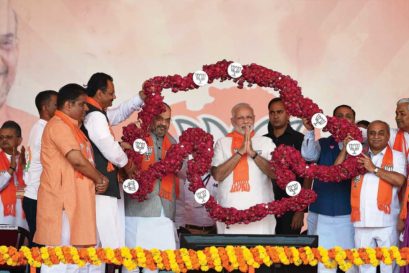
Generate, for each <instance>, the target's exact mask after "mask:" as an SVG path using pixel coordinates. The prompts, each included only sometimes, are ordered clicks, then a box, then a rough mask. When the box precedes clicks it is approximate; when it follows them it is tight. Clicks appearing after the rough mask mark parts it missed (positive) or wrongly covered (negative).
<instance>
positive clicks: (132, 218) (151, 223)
mask: <svg viewBox="0 0 409 273" xmlns="http://www.w3.org/2000/svg"><path fill="white" fill-rule="evenodd" d="M164 108H165V111H164V112H163V113H161V114H160V115H158V116H156V117H155V118H154V120H153V121H152V124H151V132H150V134H149V136H148V137H147V138H146V139H145V141H146V142H147V144H148V152H147V153H146V154H144V155H143V157H144V158H143V160H142V170H147V169H148V168H149V166H150V165H152V164H154V163H155V162H158V161H160V160H162V159H164V158H165V156H166V152H167V151H168V150H169V148H170V146H171V145H172V144H174V143H175V142H176V141H175V140H174V138H173V137H172V136H170V135H169V134H168V130H169V125H170V119H171V109H170V107H169V106H168V105H167V104H165V107H164ZM178 195H179V179H178V177H177V175H176V174H168V175H167V176H165V177H162V178H161V179H158V180H157V181H156V183H155V186H154V190H153V191H152V192H151V193H150V194H149V195H148V200H145V201H143V202H138V201H137V200H135V199H132V198H130V197H129V195H127V194H126V195H125V216H126V217H125V242H126V246H127V247H136V246H141V247H142V248H146V249H151V248H158V249H175V248H176V240H175V238H176V233H175V231H176V230H175V226H174V223H173V221H174V219H175V207H176V198H178ZM135 272H139V270H138V269H136V270H135ZM144 272H150V271H149V270H148V269H147V268H145V269H144Z"/></svg>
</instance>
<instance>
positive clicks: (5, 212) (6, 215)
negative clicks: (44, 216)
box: [0, 120, 28, 229]
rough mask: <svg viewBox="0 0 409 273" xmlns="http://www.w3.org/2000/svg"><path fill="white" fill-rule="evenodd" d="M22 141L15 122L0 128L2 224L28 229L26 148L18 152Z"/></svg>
mask: <svg viewBox="0 0 409 273" xmlns="http://www.w3.org/2000/svg"><path fill="white" fill-rule="evenodd" d="M21 141H22V138H21V128H20V126H19V125H18V124H17V123H16V122H14V121H11V120H9V121H6V122H5V123H4V124H3V125H2V126H1V128H0V147H1V150H0V201H1V202H0V224H2V225H12V226H20V227H23V228H25V229H28V225H27V221H26V219H25V217H24V213H23V208H22V200H21V199H22V196H21V195H20V196H18V194H19V193H20V194H22V192H23V191H24V187H25V182H24V180H23V169H24V165H25V160H24V147H22V148H21V152H19V151H18V150H17V148H18V146H20V144H21Z"/></svg>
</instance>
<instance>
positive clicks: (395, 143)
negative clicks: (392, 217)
mask: <svg viewBox="0 0 409 273" xmlns="http://www.w3.org/2000/svg"><path fill="white" fill-rule="evenodd" d="M395 120H396V125H397V127H398V128H391V129H390V138H389V146H390V147H392V148H393V149H394V150H396V151H399V152H402V153H403V154H404V155H405V158H406V164H407V165H406V169H407V170H408V167H409V165H408V162H409V158H408V156H409V98H402V99H399V100H398V102H397V103H396V110H395ZM400 194H401V195H402V206H401V213H400V216H399V226H398V229H399V231H401V232H402V231H403V242H402V244H401V247H408V246H409V217H407V212H408V208H409V203H408V195H409V183H408V181H406V183H405V184H404V186H403V187H402V189H401V193H400ZM400 272H401V273H409V266H402V267H401V268H400Z"/></svg>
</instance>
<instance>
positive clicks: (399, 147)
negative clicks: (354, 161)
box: [393, 129, 409, 220]
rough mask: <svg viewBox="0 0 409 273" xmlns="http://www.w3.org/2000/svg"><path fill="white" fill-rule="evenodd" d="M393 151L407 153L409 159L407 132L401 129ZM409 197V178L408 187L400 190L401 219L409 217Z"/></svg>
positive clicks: (408, 180)
mask: <svg viewBox="0 0 409 273" xmlns="http://www.w3.org/2000/svg"><path fill="white" fill-rule="evenodd" d="M393 149H394V150H396V151H399V152H402V153H405V157H406V159H407V158H408V152H409V151H408V150H407V149H406V139H405V132H404V131H403V130H401V129H399V130H398V133H397V134H396V137H395V141H394V143H393ZM408 170H409V169H408ZM408 195H409V177H408V178H407V180H406V187H405V188H402V189H401V190H400V193H399V196H400V199H401V201H402V202H401V203H402V209H401V211H400V216H399V217H400V219H402V220H405V219H406V217H407V215H408V208H407V206H406V204H407V202H408Z"/></svg>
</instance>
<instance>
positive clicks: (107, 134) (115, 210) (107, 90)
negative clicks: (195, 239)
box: [82, 73, 143, 272]
mask: <svg viewBox="0 0 409 273" xmlns="http://www.w3.org/2000/svg"><path fill="white" fill-rule="evenodd" d="M87 95H88V99H87V104H88V108H89V111H88V112H87V115H86V116H85V120H84V124H83V126H82V130H83V131H84V132H85V134H86V135H87V137H88V138H89V140H90V141H91V144H92V148H93V152H94V160H95V164H96V168H97V169H98V171H100V172H101V173H102V174H103V175H105V176H106V177H108V179H109V186H108V189H107V190H106V191H105V192H104V193H103V194H99V195H97V196H96V218H97V231H98V232H97V234H98V237H99V238H98V239H99V245H100V246H102V247H111V248H120V247H123V246H125V227H124V223H125V214H124V201H123V193H122V192H121V191H122V189H121V187H120V184H119V181H118V169H120V168H124V170H125V172H126V173H127V175H128V176H131V175H132V173H133V172H134V170H135V168H134V165H133V164H132V161H129V160H128V157H127V156H126V154H125V152H124V151H123V150H122V148H121V145H120V144H119V142H118V141H116V140H115V138H114V135H113V133H112V129H111V126H114V125H117V124H119V123H120V122H122V121H124V120H125V119H127V118H128V117H129V116H130V115H131V114H132V113H133V112H135V111H137V110H139V109H140V107H141V105H142V103H143V98H141V96H143V93H142V92H140V95H137V96H135V97H133V98H132V99H130V100H128V101H125V102H124V103H122V104H120V105H119V106H116V107H111V106H112V102H113V101H114V99H115V98H116V96H115V86H114V83H113V79H112V77H111V76H109V75H107V74H105V73H95V74H94V75H92V76H91V78H90V79H89V81H88V84H87ZM121 195H122V197H121ZM99 270H101V272H103V266H102V267H101V268H99Z"/></svg>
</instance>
